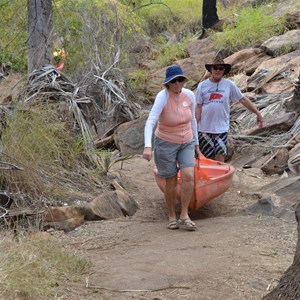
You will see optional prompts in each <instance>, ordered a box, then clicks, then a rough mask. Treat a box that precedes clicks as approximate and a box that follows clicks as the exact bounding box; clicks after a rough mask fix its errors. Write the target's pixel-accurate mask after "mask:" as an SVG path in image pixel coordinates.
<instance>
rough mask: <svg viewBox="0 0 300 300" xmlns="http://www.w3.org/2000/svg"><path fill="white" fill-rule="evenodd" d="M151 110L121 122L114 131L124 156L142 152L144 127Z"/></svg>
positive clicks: (118, 146)
mask: <svg viewBox="0 0 300 300" xmlns="http://www.w3.org/2000/svg"><path fill="white" fill-rule="evenodd" d="M148 115H149V112H147V111H144V112H142V113H141V117H140V118H138V119H136V120H133V121H130V122H126V123H123V124H121V125H120V126H119V127H118V128H117V129H116V130H115V133H114V141H115V145H116V147H117V148H118V150H119V151H120V152H121V155H122V156H127V155H135V154H142V153H143V150H144V127H145V123H146V120H147V118H148Z"/></svg>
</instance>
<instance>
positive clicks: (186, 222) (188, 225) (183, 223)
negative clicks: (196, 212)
mask: <svg viewBox="0 0 300 300" xmlns="http://www.w3.org/2000/svg"><path fill="white" fill-rule="evenodd" d="M178 225H179V226H180V227H181V228H183V229H185V230H189V231H194V230H196V229H197V227H196V224H195V223H194V222H193V221H192V220H191V219H189V218H188V219H179V220H178Z"/></svg>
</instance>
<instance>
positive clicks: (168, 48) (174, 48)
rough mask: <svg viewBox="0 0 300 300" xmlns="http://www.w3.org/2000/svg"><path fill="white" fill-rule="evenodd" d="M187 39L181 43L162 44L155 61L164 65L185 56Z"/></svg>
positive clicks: (161, 65)
mask: <svg viewBox="0 0 300 300" xmlns="http://www.w3.org/2000/svg"><path fill="white" fill-rule="evenodd" d="M186 45H187V39H185V41H182V42H181V43H179V42H176V43H172V44H164V45H163V46H162V48H161V49H160V51H159V55H158V57H157V62H158V64H159V66H160V67H165V66H168V65H171V64H173V63H174V62H175V61H176V60H178V59H182V58H186V57H187V52H186V50H185V49H186Z"/></svg>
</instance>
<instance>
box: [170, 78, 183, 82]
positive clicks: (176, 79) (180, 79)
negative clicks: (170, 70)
mask: <svg viewBox="0 0 300 300" xmlns="http://www.w3.org/2000/svg"><path fill="white" fill-rule="evenodd" d="M184 80H185V78H184V77H176V78H174V79H172V80H170V81H169V82H170V83H175V82H176V81H178V82H183V81H184Z"/></svg>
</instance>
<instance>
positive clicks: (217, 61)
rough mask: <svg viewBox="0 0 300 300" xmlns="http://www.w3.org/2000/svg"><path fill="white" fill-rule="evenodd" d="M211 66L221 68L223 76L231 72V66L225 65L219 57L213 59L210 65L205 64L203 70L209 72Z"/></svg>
mask: <svg viewBox="0 0 300 300" xmlns="http://www.w3.org/2000/svg"><path fill="white" fill-rule="evenodd" d="M213 66H223V67H224V75H226V74H228V73H229V72H230V70H231V65H230V64H225V62H224V60H223V59H222V58H220V57H215V58H214V60H213V62H212V63H210V64H205V68H206V70H207V71H208V72H210V71H211V68H212V67H213Z"/></svg>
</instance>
